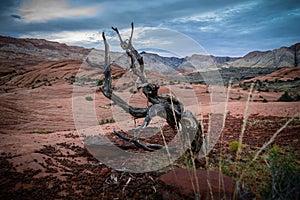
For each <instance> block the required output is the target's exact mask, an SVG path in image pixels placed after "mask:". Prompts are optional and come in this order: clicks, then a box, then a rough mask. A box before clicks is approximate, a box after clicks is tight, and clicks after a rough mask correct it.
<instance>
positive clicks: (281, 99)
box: [277, 91, 294, 102]
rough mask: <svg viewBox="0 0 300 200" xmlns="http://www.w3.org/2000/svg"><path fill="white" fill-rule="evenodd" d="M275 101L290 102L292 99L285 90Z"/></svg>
mask: <svg viewBox="0 0 300 200" xmlns="http://www.w3.org/2000/svg"><path fill="white" fill-rule="evenodd" d="M277 101H283V102H291V101H294V99H293V98H292V97H291V96H290V95H289V93H288V92H287V91H285V92H284V93H283V94H282V95H281V97H279V99H278V100H277Z"/></svg>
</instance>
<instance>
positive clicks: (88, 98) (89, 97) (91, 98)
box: [85, 96, 94, 101]
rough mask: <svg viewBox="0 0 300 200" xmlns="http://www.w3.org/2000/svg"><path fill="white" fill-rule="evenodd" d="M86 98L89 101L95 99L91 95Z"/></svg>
mask: <svg viewBox="0 0 300 200" xmlns="http://www.w3.org/2000/svg"><path fill="white" fill-rule="evenodd" d="M85 100H87V101H93V100H94V99H93V97H91V96H87V97H85Z"/></svg>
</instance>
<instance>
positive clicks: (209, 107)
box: [0, 60, 300, 199]
mask: <svg viewBox="0 0 300 200" xmlns="http://www.w3.org/2000/svg"><path fill="white" fill-rule="evenodd" d="M79 69H80V70H81V71H80V73H81V74H80V76H81V77H83V78H85V79H83V78H81V79H76V76H78V73H79V72H78V70H79ZM127 73H128V72H126V71H125V70H122V69H120V68H118V67H115V68H113V76H114V77H115V79H114V85H115V86H116V87H115V90H116V93H117V94H119V95H120V96H124V97H128V96H129V97H130V98H129V100H128V101H129V103H130V104H131V105H135V106H138V107H145V106H146V105H147V102H146V98H145V97H144V96H143V95H141V94H140V93H139V92H138V91H137V92H136V93H132V92H130V89H131V88H134V83H132V84H129V83H131V82H130V81H131V80H132V77H131V76H130V74H127ZM282 73H283V72H278V74H277V75H276V74H275V75H274V74H273V75H272V76H268V77H259V78H258V79H259V80H263V81H264V80H266V79H268V81H270V80H271V78H270V77H273V78H274V80H275V79H277V80H282V81H287V80H289V77H288V75H289V73H286V71H284V74H286V75H284V76H281V75H282ZM293 73H294V72H293ZM299 76H300V74H299V70H298V72H297V73H296V75H295V74H293V76H292V77H290V79H293V80H294V79H295V78H297V77H298V78H299ZM90 77H92V78H90ZM149 77H150V79H152V80H153V81H157V82H159V83H161V82H162V83H163V85H164V86H162V87H161V89H160V93H169V92H172V93H175V94H178V96H179V98H180V99H181V100H182V101H183V102H184V104H185V108H186V109H189V110H191V111H192V112H193V114H194V115H195V116H196V118H197V119H198V120H199V122H200V123H201V124H202V126H203V130H204V133H205V134H209V133H210V131H211V130H210V120H211V117H210V116H211V114H212V112H221V113H222V114H223V115H224V113H225V114H226V115H225V116H226V119H225V126H224V128H223V129H222V132H221V133H220V137H219V138H218V140H217V143H216V145H215V146H214V147H213V149H212V150H211V151H210V153H209V154H208V155H207V156H206V157H205V158H198V161H199V163H198V165H199V166H197V169H195V167H191V166H189V165H188V164H184V163H180V164H178V163H174V164H170V165H169V166H168V167H166V168H163V169H160V170H156V171H151V172H145V173H134V172H127V171H120V170H118V169H113V168H111V167H109V166H107V165H106V164H105V163H102V162H101V160H97V159H96V158H95V157H94V155H93V152H91V151H90V150H89V149H88V148H86V147H85V146H84V144H83V140H82V135H80V133H79V131H78V129H77V128H76V122H74V115H75V114H74V108H72V105H74V98H75V97H80V98H82V99H83V101H82V102H86V103H92V104H91V105H92V106H94V110H95V113H96V115H95V116H96V121H98V122H99V123H98V124H95V126H97V127H98V128H100V130H101V133H99V135H102V136H105V137H107V138H109V140H110V141H111V142H112V143H113V144H115V145H116V146H117V147H119V148H121V149H124V151H130V152H136V153H145V154H146V153H148V152H145V151H144V150H141V149H138V148H137V147H135V146H134V145H133V144H131V143H127V142H124V141H123V140H121V139H119V138H117V137H116V136H114V135H113V129H114V128H116V129H118V130H123V131H129V130H130V129H132V128H134V127H135V123H134V120H133V119H132V118H130V117H128V115H126V113H124V112H122V111H120V110H119V109H118V108H116V106H115V105H112V104H111V101H110V100H108V99H106V98H105V97H104V96H103V95H102V94H101V92H100V91H99V90H98V86H96V85H95V82H96V81H97V79H101V78H103V76H101V71H99V69H95V68H93V67H90V66H88V65H87V64H86V63H82V62H79V61H74V60H60V61H48V62H42V63H40V64H38V65H36V66H34V67H31V68H29V69H28V70H25V71H23V73H21V74H19V75H16V76H14V77H12V78H11V79H10V80H9V81H7V82H6V84H4V85H1V94H0V98H1V101H0V118H1V122H0V141H1V142H0V154H1V157H0V158H1V160H0V173H1V176H0V177H1V181H0V182H1V183H0V185H1V186H0V188H1V189H0V197H1V199H62V198H67V199H75V198H76V199H78V198H80V199H184V198H185V199H187V198H191V199H193V198H195V196H196V195H200V196H201V195H202V196H201V197H202V198H204V197H205V195H206V196H209V195H211V194H212V193H210V191H213V194H214V195H215V199H218V198H220V199H221V198H222V197H225V196H226V195H227V197H232V195H235V197H236V198H240V199H247V198H248V199H251V198H253V197H256V198H257V199H260V198H261V194H260V192H259V190H260V189H261V187H263V186H264V183H266V182H267V181H266V180H265V179H267V178H270V177H271V174H269V172H267V169H268V167H269V166H270V161H269V160H268V158H267V156H268V152H269V150H270V149H272V148H275V147H276V148H277V150H278V148H279V150H278V151H280V154H282V155H286V154H290V153H292V154H293V155H294V159H293V162H295V163H296V165H299V159H300V146H299V136H300V131H299V130H300V129H299V127H300V118H299V117H300V102H299V101H293V102H282V101H277V100H278V99H279V98H280V97H281V96H282V95H283V94H284V91H272V90H271V91H263V90H257V89H256V88H255V87H254V88H253V89H251V87H250V88H247V89H245V88H241V87H240V85H239V84H240V83H234V84H233V85H232V86H231V87H223V88H222V91H223V93H224V96H225V100H228V101H225V102H221V103H224V104H222V106H223V107H221V111H220V110H218V109H216V107H217V106H218V105H217V104H216V103H215V102H214V103H211V92H209V90H208V88H207V87H206V86H205V85H198V84H189V83H184V82H181V83H179V82H175V83H172V84H169V83H170V82H169V80H168V79H165V80H164V79H163V77H160V76H159V75H157V74H154V75H153V76H151V75H149ZM89 78H90V79H89ZM256 80H257V79H256ZM256 80H253V82H254V83H255V81H256ZM80 84H81V85H80ZM75 87H83V88H85V89H84V90H82V91H81V90H76V92H77V93H76V94H75V96H74V88H75ZM207 90H208V91H207ZM89 94H90V95H89ZM227 94H229V96H228V97H227V96H226V95H227ZM87 105H90V104H87ZM224 106H225V107H224ZM223 109H224V110H223ZM82 112H84V111H82ZM123 115H124V117H122V116H123ZM141 122H142V121H141V120H138V121H137V122H136V123H137V126H138V125H139V124H140V123H141ZM151 126H154V127H162V129H163V130H164V135H165V137H166V140H172V138H173V137H174V135H175V134H176V133H175V132H174V131H173V130H172V129H171V128H170V127H168V125H166V123H165V122H164V121H163V119H154V121H153V122H152V123H151V124H150V127H151ZM141 140H142V141H144V142H146V143H159V144H164V143H163V141H162V138H161V136H160V135H154V136H151V137H147V135H143V136H142V138H141ZM233 141H239V142H240V143H241V144H242V146H243V148H241V152H239V153H236V152H235V151H234V150H232V149H231V147H230V143H231V142H233ZM264 145H265V148H262V147H263V146H264ZM107 154H108V155H107V156H113V155H110V152H107ZM255 155H257V157H255ZM258 168H259V169H258ZM264 170H266V171H264ZM298 172H299V171H298ZM298 172H297V173H296V175H297V176H299V173H298ZM220 177H222V180H223V181H224V182H225V183H226V184H225V186H226V187H217V186H220V184H219V183H220ZM205 179H206V180H205ZM174 180H175V181H174ZM207 180H209V181H208V182H211V185H212V187H209V186H211V185H210V184H207ZM194 182H197V184H196V183H195V184H192V183H194ZM223 186H224V185H223ZM209 188H210V189H209ZM237 188H238V189H237ZM287 192H288V190H287ZM237 193H239V195H240V196H239V195H237Z"/></svg>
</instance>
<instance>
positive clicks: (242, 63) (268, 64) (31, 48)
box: [0, 36, 300, 73]
mask: <svg viewBox="0 0 300 200" xmlns="http://www.w3.org/2000/svg"><path fill="white" fill-rule="evenodd" d="M92 51H95V52H96V53H94V55H92V54H93V53H91V52H92ZM141 54H142V55H143V57H144V62H145V67H146V69H147V70H156V71H158V72H161V73H170V72H172V71H174V70H176V71H179V72H195V71H201V70H206V69H207V68H212V69H215V68H216V67H218V68H230V67H234V68H235V67H237V68H240V67H246V68H282V67H285V66H299V65H300V43H296V44H294V45H292V46H290V47H281V48H279V49H275V50H269V51H263V52H262V51H253V52H250V53H248V54H247V55H245V56H243V57H240V58H233V57H217V56H212V55H198V54H194V55H192V56H187V57H185V58H177V57H162V56H160V55H158V54H154V53H146V52H142V53H141ZM87 56H88V57H90V56H91V57H94V58H95V59H96V58H97V59H98V61H99V59H100V60H101V59H102V58H103V56H104V51H103V50H92V49H86V48H84V47H77V46H68V45H66V44H61V43H58V42H51V41H47V40H44V39H27V38H26V39H16V38H12V37H7V36H0V68H2V70H3V67H9V66H23V67H24V66H30V65H35V64H37V63H39V62H42V61H49V60H62V59H73V60H83V59H84V58H86V57H87ZM111 57H112V60H113V61H115V62H116V64H119V65H120V66H121V67H124V65H125V64H127V67H128V65H129V61H128V58H127V57H126V56H124V54H123V53H116V52H111ZM98 61H97V60H95V61H94V62H96V63H97V62H98ZM125 67H126V66H125Z"/></svg>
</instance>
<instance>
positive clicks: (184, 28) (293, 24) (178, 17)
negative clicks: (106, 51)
mask: <svg viewBox="0 0 300 200" xmlns="http://www.w3.org/2000/svg"><path fill="white" fill-rule="evenodd" d="M132 21H133V22H134V23H135V27H136V28H137V30H136V32H135V35H134V39H133V41H134V44H137V45H138V47H139V49H141V48H142V46H143V45H144V46H143V47H144V48H145V49H150V48H151V45H150V46H147V44H148V43H149V42H152V47H153V44H155V45H154V46H155V47H157V50H160V51H161V52H164V51H165V52H167V51H170V52H172V53H173V54H174V55H180V56H184V55H190V54H192V53H199V52H198V51H200V49H201V48H197V45H198V46H200V47H203V50H204V51H206V52H207V53H208V54H212V55H216V56H243V55H245V54H246V53H248V52H250V51H254V50H261V51H264V50H272V49H276V48H279V47H281V46H290V45H292V44H294V43H296V42H300V25H299V24H300V1H299V0H249V1H246V0H145V1H142V0H100V1H99V0H92V1H91V0H90V1H86V0H8V1H6V0H5V1H1V2H0V23H1V26H0V35H5V36H12V37H17V38H18V37H22V38H23V37H31V38H43V39H48V40H52V41H57V42H63V43H66V44H69V45H80V46H85V47H89V48H91V47H94V48H102V46H101V43H102V40H101V34H100V33H101V32H102V31H105V32H106V33H107V35H108V39H110V43H111V46H112V48H114V45H117V42H116V39H117V38H116V37H113V32H112V31H111V29H110V27H111V26H116V27H118V28H119V29H120V31H121V32H122V33H124V34H125V35H126V34H129V33H130V29H129V28H130V23H131V22H132ZM151 36H153V37H151ZM124 39H125V38H124ZM158 44H166V45H167V46H164V45H160V46H159V45H158ZM99 45H100V46H99ZM178 49H180V52H179V50H178ZM176 50H178V52H175V51H176Z"/></svg>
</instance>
